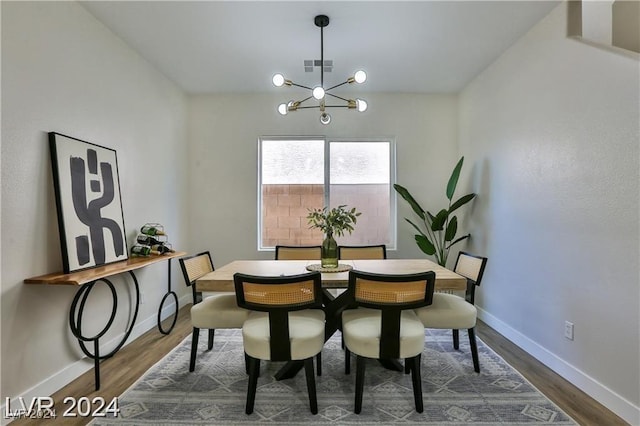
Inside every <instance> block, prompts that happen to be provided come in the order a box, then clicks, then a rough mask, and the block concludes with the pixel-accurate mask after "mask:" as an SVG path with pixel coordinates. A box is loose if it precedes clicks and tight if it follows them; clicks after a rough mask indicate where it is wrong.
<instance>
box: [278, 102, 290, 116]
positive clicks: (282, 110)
mask: <svg viewBox="0 0 640 426" xmlns="http://www.w3.org/2000/svg"><path fill="white" fill-rule="evenodd" d="M278 112H279V113H280V114H282V115H287V112H288V111H287V104H280V105H278Z"/></svg>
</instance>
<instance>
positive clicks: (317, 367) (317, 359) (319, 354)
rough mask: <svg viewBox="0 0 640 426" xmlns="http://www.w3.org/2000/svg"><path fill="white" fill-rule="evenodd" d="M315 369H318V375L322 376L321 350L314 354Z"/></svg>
mask: <svg viewBox="0 0 640 426" xmlns="http://www.w3.org/2000/svg"><path fill="white" fill-rule="evenodd" d="M316 370H317V371H318V376H322V352H318V355H316Z"/></svg>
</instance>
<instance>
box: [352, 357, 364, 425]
mask: <svg viewBox="0 0 640 426" xmlns="http://www.w3.org/2000/svg"><path fill="white" fill-rule="evenodd" d="M364 363H365V358H364V357H362V356H360V355H357V356H356V404H355V408H354V410H353V412H354V413H356V414H360V412H361V411H362V393H363V391H364Z"/></svg>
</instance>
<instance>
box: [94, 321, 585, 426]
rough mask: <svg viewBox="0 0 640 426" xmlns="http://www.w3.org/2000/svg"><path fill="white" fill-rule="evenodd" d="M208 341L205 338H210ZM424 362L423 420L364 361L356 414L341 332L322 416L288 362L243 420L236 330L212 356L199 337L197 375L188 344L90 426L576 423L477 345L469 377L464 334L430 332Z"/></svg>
mask: <svg viewBox="0 0 640 426" xmlns="http://www.w3.org/2000/svg"><path fill="white" fill-rule="evenodd" d="M205 336H206V334H205ZM426 342H427V343H426V345H425V351H424V353H423V357H422V386H423V392H424V412H423V413H421V414H418V413H416V411H415V407H414V404H413V393H412V387H411V376H410V375H405V374H404V373H399V372H394V371H389V370H385V369H384V368H382V367H381V366H380V365H379V364H378V363H377V362H375V361H373V360H371V361H370V362H368V363H367V370H366V373H365V389H364V398H363V405H362V413H361V414H360V415H357V414H354V413H353V401H354V386H355V360H352V374H351V375H349V376H346V375H345V374H344V352H343V351H342V349H341V348H340V334H339V333H336V335H334V336H333V338H331V340H329V341H328V342H327V343H326V345H325V347H324V350H323V351H322V358H323V359H322V361H323V362H322V368H323V370H322V376H320V377H316V380H317V381H316V385H317V390H318V410H319V412H318V414H317V415H312V414H311V413H310V411H309V400H308V396H307V390H306V382H305V378H304V374H303V373H299V374H298V375H297V376H296V377H295V378H294V379H291V380H283V381H280V382H278V381H275V380H274V378H273V374H274V373H275V372H276V371H277V370H278V369H279V368H280V367H281V366H282V363H265V362H263V363H262V368H261V376H260V378H259V380H258V391H257V394H256V403H255V411H254V413H253V414H251V415H246V414H245V413H244V405H245V398H246V391H247V376H246V375H245V368H244V356H243V350H242V335H241V332H240V330H220V331H216V339H215V345H214V348H213V350H212V351H207V348H206V338H204V339H203V338H201V339H200V343H201V344H200V351H199V353H198V359H197V363H196V370H195V372H193V373H189V371H188V365H189V348H190V343H191V338H190V337H188V338H187V339H186V340H185V341H183V342H182V343H181V344H180V345H179V346H178V347H177V348H176V349H174V350H173V351H172V352H171V353H170V354H168V355H167V356H166V357H165V358H164V359H162V360H161V361H160V362H159V363H158V364H156V365H155V366H153V367H152V368H151V369H150V370H149V371H147V373H145V375H144V376H143V377H142V378H140V380H138V382H136V383H135V384H134V385H133V386H132V387H131V388H130V389H129V390H127V391H126V392H125V393H124V394H123V395H122V396H121V397H120V399H119V403H120V409H121V412H120V414H119V415H118V417H117V418H102V419H96V420H94V421H93V422H92V423H91V424H92V425H96V426H97V425H144V424H153V425H163V424H179V425H213V424H215V425H254V424H272V425H309V424H313V425H373V424H377V425H379V424H385V425H387V424H402V425H463V424H484V425H496V424H508V425H543V424H544V425H546V424H554V425H575V424H576V423H575V422H574V421H573V420H572V419H571V418H570V417H569V416H568V415H567V414H565V413H564V412H563V411H562V410H560V408H558V407H557V406H556V405H555V404H554V403H552V402H551V401H550V400H549V399H548V398H546V397H545V396H544V395H542V394H541V393H540V392H539V391H538V390H537V389H536V388H535V387H533V386H532V385H531V384H530V383H529V382H528V381H527V380H526V379H524V378H523V377H522V376H521V375H520V374H519V373H518V372H517V371H515V370H514V369H513V368H512V367H511V366H510V365H508V364H507V363H506V362H505V361H504V360H503V359H502V358H501V357H500V356H498V355H497V354H496V353H495V352H493V351H492V350H491V349H490V348H488V347H487V346H486V345H485V344H484V343H483V342H482V341H480V340H478V351H479V357H480V368H481V373H480V374H477V373H475V372H474V371H473V364H472V362H471V355H470V353H469V346H468V339H467V336H466V332H461V333H460V350H459V351H456V350H454V349H453V344H452V339H451V331H448V330H427V331H426Z"/></svg>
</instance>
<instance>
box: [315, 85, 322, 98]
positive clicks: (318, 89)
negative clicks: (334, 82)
mask: <svg viewBox="0 0 640 426" xmlns="http://www.w3.org/2000/svg"><path fill="white" fill-rule="evenodd" d="M313 97H314V98H316V99H317V100H320V99H322V98H324V89H323V88H322V87H321V86H316V87H314V88H313Z"/></svg>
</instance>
